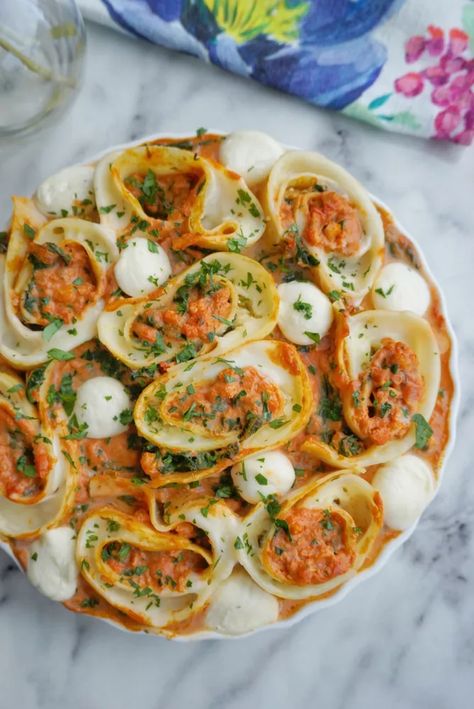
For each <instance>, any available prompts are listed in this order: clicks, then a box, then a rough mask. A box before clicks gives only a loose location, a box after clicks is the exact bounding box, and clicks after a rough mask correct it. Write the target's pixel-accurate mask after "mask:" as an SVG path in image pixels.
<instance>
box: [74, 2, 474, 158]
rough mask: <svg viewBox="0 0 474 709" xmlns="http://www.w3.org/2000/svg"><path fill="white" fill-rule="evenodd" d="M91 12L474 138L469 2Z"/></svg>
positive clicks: (87, 9)
mask: <svg viewBox="0 0 474 709" xmlns="http://www.w3.org/2000/svg"><path fill="white" fill-rule="evenodd" d="M79 6H80V7H81V9H82V12H83V14H84V16H85V17H87V18H89V19H93V20H96V21H98V22H103V23H106V24H109V25H114V26H115V27H118V28H121V29H124V30H126V31H128V32H131V33H132V34H134V35H137V36H139V37H144V38H146V39H148V40H150V41H151V42H155V43H157V44H162V45H164V46H166V47H170V48H171V49H177V50H180V51H182V52H187V53H189V54H193V55H195V56H198V57H200V58H202V59H204V60H206V61H211V62H213V63H214V64H217V65H218V66H220V67H222V68H224V69H227V70H228V71H232V72H235V73H236V74H241V75H244V76H247V77H250V78H252V79H255V80H256V81H260V82H261V83H262V84H267V85H269V86H273V87H275V88H277V89H281V90H282V91H286V92H288V93H291V94H294V95H296V96H299V97H301V98H302V99H305V100H306V101H309V102H311V103H313V104H316V105H318V106H325V107H327V108H332V109H336V110H340V111H343V112H344V113H346V114H348V115H350V116H353V117H355V118H358V119H360V120H364V121H367V122H369V123H372V124H373V125H376V126H379V127H381V128H386V129H388V130H393V131H399V132H404V133H411V134H413V135H418V136H421V137H424V138H436V139H441V140H451V141H454V142H455V143H459V144H461V145H470V144H471V142H472V141H473V140H474V89H473V85H474V59H473V48H474V0H436V2H435V1H434V0H79Z"/></svg>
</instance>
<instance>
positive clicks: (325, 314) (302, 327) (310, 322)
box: [278, 281, 333, 345]
mask: <svg viewBox="0 0 474 709" xmlns="http://www.w3.org/2000/svg"><path fill="white" fill-rule="evenodd" d="M278 294H279V296H280V307H279V310H278V326H279V328H280V330H281V331H282V333H283V334H284V336H285V337H286V339H287V340H290V342H294V344H295V345H314V344H315V339H314V338H315V337H317V336H318V335H319V337H320V338H322V337H324V335H326V334H327V333H328V331H329V328H330V327H331V325H332V320H333V310H332V305H331V302H330V300H329V298H328V297H327V296H326V295H324V293H323V292H322V291H321V290H319V288H318V287H317V286H315V285H314V283H303V282H301V281H291V282H290V283H281V284H280V285H279V286H278ZM306 332H309V333H311V334H312V335H313V337H310V336H309V335H306V334H305V333H306Z"/></svg>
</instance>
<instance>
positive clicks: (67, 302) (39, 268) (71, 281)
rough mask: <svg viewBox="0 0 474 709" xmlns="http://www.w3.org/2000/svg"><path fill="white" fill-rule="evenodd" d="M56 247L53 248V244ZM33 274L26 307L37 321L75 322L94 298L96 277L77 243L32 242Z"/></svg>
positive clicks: (44, 323) (30, 253) (39, 323)
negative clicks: (58, 244)
mask: <svg viewBox="0 0 474 709" xmlns="http://www.w3.org/2000/svg"><path fill="white" fill-rule="evenodd" d="M53 247H54V248H53ZM28 258H29V260H30V262H31V264H32V267H33V275H32V277H31V281H30V283H29V285H28V288H27V290H26V293H25V297H24V301H23V307H24V308H25V310H27V311H28V312H29V313H30V314H31V316H32V318H33V321H34V322H35V323H36V324H37V325H44V326H46V325H48V323H49V322H51V320H52V319H53V318H60V319H61V320H62V321H63V323H65V324H68V325H69V324H70V323H72V322H73V321H74V320H75V319H76V318H77V317H78V316H79V315H80V314H81V313H82V312H83V310H84V309H85V308H86V306H87V305H89V304H90V303H91V302H92V301H93V300H94V296H95V293H96V279H95V275H94V272H93V270H92V267H91V263H90V260H89V257H88V255H87V253H86V251H85V250H84V249H83V247H82V246H80V245H79V244H76V243H67V244H64V245H63V246H62V247H61V248H60V249H59V248H58V247H56V245H55V244H34V243H33V244H31V246H30V252H29V256H28Z"/></svg>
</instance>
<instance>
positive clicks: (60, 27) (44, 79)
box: [0, 0, 86, 139]
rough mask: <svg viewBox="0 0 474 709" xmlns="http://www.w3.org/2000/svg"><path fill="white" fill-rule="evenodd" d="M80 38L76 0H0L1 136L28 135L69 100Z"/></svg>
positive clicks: (82, 38) (77, 65)
mask: <svg viewBox="0 0 474 709" xmlns="http://www.w3.org/2000/svg"><path fill="white" fill-rule="evenodd" d="M85 41H86V35H85V29H84V23H83V21H82V17H81V14H80V12H79V10H78V7H77V5H76V2H75V0H0V139H2V138H9V137H11V136H14V135H15V136H16V135H20V134H21V135H23V134H26V133H30V132H31V131H33V130H34V129H36V128H38V127H39V126H43V125H44V124H45V123H46V122H47V121H49V120H50V119H52V118H53V117H54V116H58V115H59V114H60V113H61V111H63V110H64V109H65V108H66V106H68V105H69V104H70V103H71V101H72V99H73V98H74V96H75V94H76V93H77V89H78V87H79V85H80V79H81V69H82V63H83V57H84V50H85Z"/></svg>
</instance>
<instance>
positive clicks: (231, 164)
mask: <svg viewBox="0 0 474 709" xmlns="http://www.w3.org/2000/svg"><path fill="white" fill-rule="evenodd" d="M284 152H285V151H284V149H283V148H282V146H281V145H280V143H277V141H276V140H274V139H273V138H272V137H271V136H269V135H267V134H266V133H261V132H260V131H257V130H238V131H235V132H234V133H229V135H228V136H227V137H226V138H225V139H224V140H223V142H222V144H221V147H220V151H219V159H220V161H221V163H222V164H223V165H225V167H227V168H228V169H229V170H232V171H233V172H237V173H238V174H239V175H241V177H243V178H244V180H245V181H246V183H247V184H248V185H250V186H251V185H255V184H257V183H258V182H261V181H262V180H264V179H265V178H266V177H267V176H268V173H269V172H270V170H271V169H272V167H273V165H274V163H275V162H276V161H277V160H278V158H279V157H280V155H282V154H283V153H284Z"/></svg>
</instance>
